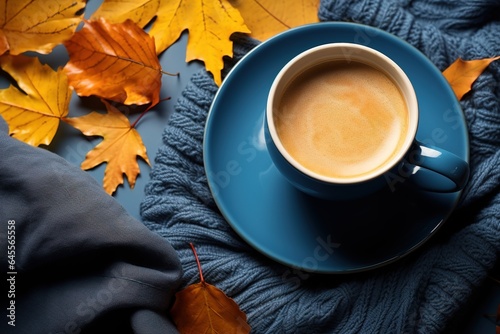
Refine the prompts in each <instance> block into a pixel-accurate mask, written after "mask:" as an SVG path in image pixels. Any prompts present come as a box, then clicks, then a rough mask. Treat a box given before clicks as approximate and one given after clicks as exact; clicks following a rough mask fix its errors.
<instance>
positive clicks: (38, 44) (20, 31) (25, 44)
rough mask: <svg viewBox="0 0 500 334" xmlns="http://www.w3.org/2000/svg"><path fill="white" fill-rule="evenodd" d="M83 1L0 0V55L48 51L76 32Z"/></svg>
mask: <svg viewBox="0 0 500 334" xmlns="http://www.w3.org/2000/svg"><path fill="white" fill-rule="evenodd" d="M85 5H86V1H85V0H12V1H0V13H2V14H1V15H0V55H1V54H4V53H5V52H7V51H9V52H10V54H13V55H18V54H20V53H23V52H25V51H35V52H39V53H44V54H45V53H50V52H51V51H52V49H53V48H54V47H55V46H56V45H58V44H60V43H62V42H63V41H65V40H66V39H68V38H70V37H71V35H72V34H73V33H74V32H75V29H76V28H77V26H78V24H79V23H80V22H81V19H82V16H83V13H82V11H83V8H85Z"/></svg>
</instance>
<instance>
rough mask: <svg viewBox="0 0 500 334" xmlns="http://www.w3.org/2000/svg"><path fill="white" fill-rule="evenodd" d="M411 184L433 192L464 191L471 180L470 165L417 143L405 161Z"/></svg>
mask: <svg viewBox="0 0 500 334" xmlns="http://www.w3.org/2000/svg"><path fill="white" fill-rule="evenodd" d="M403 170H404V171H405V173H407V175H408V177H407V180H408V181H410V184H412V185H415V186H417V187H418V188H420V189H423V190H428V191H433V192H441V193H446V192H455V191H459V190H462V189H463V188H464V187H465V184H466V183H467V180H468V179H469V164H468V163H467V162H466V161H464V160H463V159H461V158H459V157H458V156H456V155H455V154H453V153H451V152H448V151H446V150H443V149H441V148H437V147H431V146H426V145H424V144H422V143H420V142H418V141H415V142H414V144H413V146H412V148H411V149H410V151H409V152H408V154H407V156H406V158H405V159H404V161H403Z"/></svg>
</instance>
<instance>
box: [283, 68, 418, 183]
mask: <svg viewBox="0 0 500 334" xmlns="http://www.w3.org/2000/svg"><path fill="white" fill-rule="evenodd" d="M273 117H274V119H273V120H274V124H275V127H276V131H277V134H278V136H279V138H280V140H281V142H282V145H283V146H284V148H285V149H286V151H287V152H288V153H289V154H290V155H291V156H292V157H293V158H294V159H295V160H296V161H297V162H298V163H300V164H301V165H302V166H304V167H305V168H307V169H309V170H311V171H313V172H315V173H317V174H320V175H323V176H326V177H334V178H340V179H349V178H354V177H359V176H363V175H366V174H370V173H372V172H374V171H375V170H379V169H382V168H384V166H386V164H387V163H388V162H389V161H390V160H391V158H392V157H394V155H396V154H397V153H398V152H399V151H400V150H401V149H402V146H403V143H404V141H405V137H406V133H407V129H408V122H409V116H408V110H407V106H406V103H405V99H404V97H403V95H402V93H401V92H400V90H399V88H398V86H397V85H396V84H395V83H394V82H393V81H392V79H391V78H389V77H388V76H387V75H386V74H384V73H383V72H382V71H380V70H378V69H376V68H374V67H372V66H370V65H367V64H364V63H361V62H358V61H346V60H335V61H329V62H325V63H322V64H319V65H316V66H313V67H312V68H309V69H307V70H305V71H304V72H302V73H301V74H299V75H298V76H297V77H296V78H295V79H294V80H293V81H291V83H290V84H289V85H288V87H287V88H286V89H285V91H284V93H283V94H282V96H281V97H280V98H279V102H278V104H277V109H276V110H275V111H274V116H273Z"/></svg>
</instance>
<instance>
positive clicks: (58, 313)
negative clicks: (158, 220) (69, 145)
mask: <svg viewBox="0 0 500 334" xmlns="http://www.w3.org/2000/svg"><path fill="white" fill-rule="evenodd" d="M0 222H1V226H2V230H1V239H0V254H1V263H2V269H3V274H4V275H7V278H12V279H11V281H10V282H8V283H9V284H8V285H7V287H6V289H5V290H3V291H2V295H4V298H2V300H4V304H2V306H3V307H2V310H3V311H2V321H1V325H0V332H1V333H16V334H17V333H26V334H37V333H40V334H42V333H43V334H45V333H47V334H48V333H138V334H150V333H176V332H177V331H176V329H175V327H174V326H173V325H172V323H171V321H170V320H169V319H168V308H169V306H170V303H171V301H172V296H173V292H174V291H175V289H176V288H177V286H178V282H179V279H180V277H181V267H180V263H179V260H178V257H177V254H176V253H175V252H174V250H173V249H172V247H171V246H170V244H169V243H168V242H166V241H165V240H164V239H163V238H161V237H159V236H157V235H156V234H154V233H152V232H150V231H149V230H148V229H147V228H146V227H145V226H144V225H142V224H141V223H140V222H138V221H137V220H135V219H134V218H132V217H131V216H129V215H128V214H127V212H126V211H125V210H124V209H123V208H122V207H121V206H120V205H119V204H118V203H117V202H116V201H115V200H114V199H113V198H112V197H111V196H109V195H107V194H106V193H105V192H104V191H103V190H102V188H101V186H100V185H99V184H98V183H97V182H96V181H95V180H94V179H93V178H92V177H91V176H89V175H88V173H85V172H83V171H81V170H80V169H79V168H77V167H74V166H72V165H70V164H69V163H67V162H66V161H65V160H64V159H62V158H60V157H59V156H57V155H55V154H53V153H51V152H48V151H46V150H44V149H41V148H34V147H31V146H28V145H26V144H24V143H22V142H20V141H18V140H16V139H13V138H11V137H9V136H8V135H7V126H6V124H5V122H4V121H3V119H2V118H1V117H0ZM9 226H14V228H13V227H10V229H9ZM11 231H15V233H13V232H11ZM9 232H10V234H9ZM12 236H15V238H13V237H12ZM9 237H10V239H8V238H9ZM13 240H15V244H14V243H13V242H12V241H13ZM9 242H10V243H9ZM8 246H14V247H15V249H14V248H13V247H11V250H14V251H15V257H12V256H10V257H7V255H8V254H9V253H8V252H7V249H8ZM12 254H13V253H12V252H11V255H12ZM9 260H10V261H11V265H12V263H13V262H12V260H14V261H15V264H13V265H12V267H9V262H8V261H9ZM9 272H14V274H7V273H9ZM3 279H4V280H5V277H4V278H3ZM11 282H13V283H14V284H13V285H12V284H10V283H11ZM8 291H13V293H14V295H11V296H10V297H9V296H6V295H7V292H8ZM5 297H7V298H5ZM12 301H14V302H15V304H14V306H15V310H14V313H13V314H14V315H15V322H13V323H12V322H11V321H12V320H13V319H14V318H13V317H11V318H9V317H6V315H10V314H11V313H12V312H11V310H6V309H7V308H8V307H10V308H12V307H11V306H10V305H11V302H12ZM5 302H7V303H6V304H5ZM9 322H10V324H9ZM12 324H15V327H14V326H12Z"/></svg>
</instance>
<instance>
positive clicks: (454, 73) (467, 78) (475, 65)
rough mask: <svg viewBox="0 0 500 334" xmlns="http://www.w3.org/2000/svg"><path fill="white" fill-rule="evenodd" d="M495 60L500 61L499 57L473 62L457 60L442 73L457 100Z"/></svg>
mask: <svg viewBox="0 0 500 334" xmlns="http://www.w3.org/2000/svg"><path fill="white" fill-rule="evenodd" d="M497 59H500V56H497V57H491V58H484V59H475V60H463V59H461V58H458V59H457V60H455V61H454V62H453V64H451V65H450V66H449V67H448V68H447V69H446V70H444V71H443V75H444V77H445V78H446V80H448V83H449V84H450V85H451V88H452V89H453V92H455V95H456V96H457V99H458V100H461V99H462V97H463V96H464V95H465V94H467V93H468V92H469V91H470V90H471V88H472V84H473V83H474V81H476V79H477V78H478V77H479V75H481V73H483V71H484V70H485V69H486V68H487V67H488V65H489V64H491V63H492V62H493V61H495V60H497Z"/></svg>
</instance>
